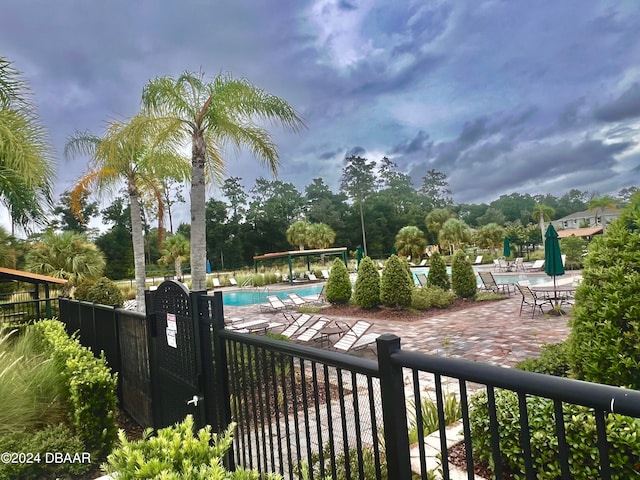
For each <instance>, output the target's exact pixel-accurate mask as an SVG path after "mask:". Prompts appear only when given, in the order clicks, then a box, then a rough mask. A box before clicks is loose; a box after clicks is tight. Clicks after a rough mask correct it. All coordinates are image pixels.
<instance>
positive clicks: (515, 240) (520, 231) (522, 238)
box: [504, 222, 540, 256]
mask: <svg viewBox="0 0 640 480" xmlns="http://www.w3.org/2000/svg"><path fill="white" fill-rule="evenodd" d="M531 230H535V232H536V236H535V238H536V239H537V238H538V234H539V233H540V230H539V229H538V227H533V228H532V229H531ZM504 233H505V235H506V236H507V237H509V242H510V244H511V245H512V248H513V247H517V248H518V251H519V252H520V253H519V255H520V256H522V247H523V246H524V245H525V244H526V243H527V241H528V239H529V238H531V234H530V231H529V230H528V229H526V228H525V227H523V226H522V224H521V223H520V222H514V223H510V224H509V225H507V228H506V229H505V232H504ZM536 245H538V244H536Z"/></svg>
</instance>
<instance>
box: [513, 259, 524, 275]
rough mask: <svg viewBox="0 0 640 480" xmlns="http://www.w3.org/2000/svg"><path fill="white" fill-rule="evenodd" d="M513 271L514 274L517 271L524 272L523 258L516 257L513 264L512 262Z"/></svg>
mask: <svg viewBox="0 0 640 480" xmlns="http://www.w3.org/2000/svg"><path fill="white" fill-rule="evenodd" d="M512 268H513V270H515V271H516V272H518V271H524V258H522V257H517V258H516V259H515V260H514V262H513V267H512Z"/></svg>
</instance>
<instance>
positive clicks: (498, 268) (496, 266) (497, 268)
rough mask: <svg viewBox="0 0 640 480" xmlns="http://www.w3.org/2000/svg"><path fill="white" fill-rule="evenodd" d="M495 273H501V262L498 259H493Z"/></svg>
mask: <svg viewBox="0 0 640 480" xmlns="http://www.w3.org/2000/svg"><path fill="white" fill-rule="evenodd" d="M493 271H494V272H499V271H500V261H499V260H498V259H497V258H494V259H493Z"/></svg>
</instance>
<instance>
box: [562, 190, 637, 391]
mask: <svg viewBox="0 0 640 480" xmlns="http://www.w3.org/2000/svg"><path fill="white" fill-rule="evenodd" d="M639 211H640V196H637V195H636V196H635V197H633V200H632V203H631V205H630V206H629V207H628V208H626V209H624V210H623V211H622V212H621V215H620V218H618V219H616V220H614V221H612V222H611V223H610V224H609V226H608V227H607V231H606V233H605V234H604V235H600V236H598V237H596V238H594V240H593V241H592V242H591V245H590V248H589V253H588V254H587V256H586V257H585V268H584V269H583V270H582V276H583V278H584V280H583V281H582V283H581V284H580V286H579V287H578V289H577V291H576V304H575V306H574V308H573V309H572V329H571V333H570V334H569V339H568V342H569V348H570V356H571V368H572V371H573V373H574V374H575V376H576V377H577V378H579V379H583V380H587V381H591V382H597V383H604V384H610V385H618V386H624V387H628V388H633V389H636V390H638V389H640V255H639V253H638V252H640V213H638V212H639Z"/></svg>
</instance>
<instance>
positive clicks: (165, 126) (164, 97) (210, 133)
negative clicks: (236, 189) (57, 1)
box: [142, 72, 303, 290]
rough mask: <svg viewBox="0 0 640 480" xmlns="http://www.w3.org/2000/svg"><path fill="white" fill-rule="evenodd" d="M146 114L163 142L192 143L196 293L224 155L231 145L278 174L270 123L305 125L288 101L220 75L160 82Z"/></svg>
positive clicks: (148, 90)
mask: <svg viewBox="0 0 640 480" xmlns="http://www.w3.org/2000/svg"><path fill="white" fill-rule="evenodd" d="M142 103H143V107H144V111H145V112H146V113H147V114H148V115H149V117H150V118H152V119H153V120H154V124H155V125H156V127H157V128H158V139H159V141H168V142H171V141H173V142H174V144H176V145H179V144H182V143H183V142H184V140H185V139H189V140H190V141H191V280H192V288H193V289H194V290H204V289H206V266H205V261H206V257H207V255H206V224H205V189H206V188H205V187H206V180H207V173H209V177H210V178H211V177H214V178H215V177H218V178H219V177H220V175H221V173H222V171H223V169H224V159H223V158H222V150H223V149H224V147H225V146H227V145H228V144H231V145H233V146H235V147H237V148H241V147H247V148H248V149H249V150H250V151H251V153H252V154H253V155H254V156H255V157H256V158H257V159H258V160H259V161H261V162H262V163H264V164H266V165H267V166H268V167H269V168H270V169H271V171H272V172H274V174H275V172H276V170H277V166H278V162H279V155H278V150H277V147H276V145H275V144H274V143H273V140H272V138H271V135H270V134H269V132H268V131H267V130H266V129H264V128H263V127H261V126H260V124H261V123H263V122H264V121H265V120H266V121H270V122H271V123H279V124H282V125H284V126H285V127H287V128H290V129H292V130H293V131H297V130H298V129H299V128H300V127H301V126H302V125H303V123H302V120H301V119H300V118H299V117H298V114H297V113H296V112H295V110H294V109H293V108H292V107H291V106H290V105H289V104H288V103H287V102H286V101H284V100H283V99H281V98H279V97H276V96H275V95H271V94H268V93H266V92H265V91H264V90H262V89H260V88H258V87H257V86H255V85H253V84H252V83H250V82H249V81H248V80H246V79H234V78H232V77H231V76H230V75H223V74H220V75H218V76H216V77H215V78H214V79H213V81H211V82H207V81H205V78H204V73H203V72H200V73H192V72H185V73H183V74H182V75H180V76H179V77H178V78H176V79H174V78H171V77H159V78H156V79H154V80H151V81H150V82H149V83H148V84H147V85H146V86H145V87H144V89H143V92H142Z"/></svg>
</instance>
